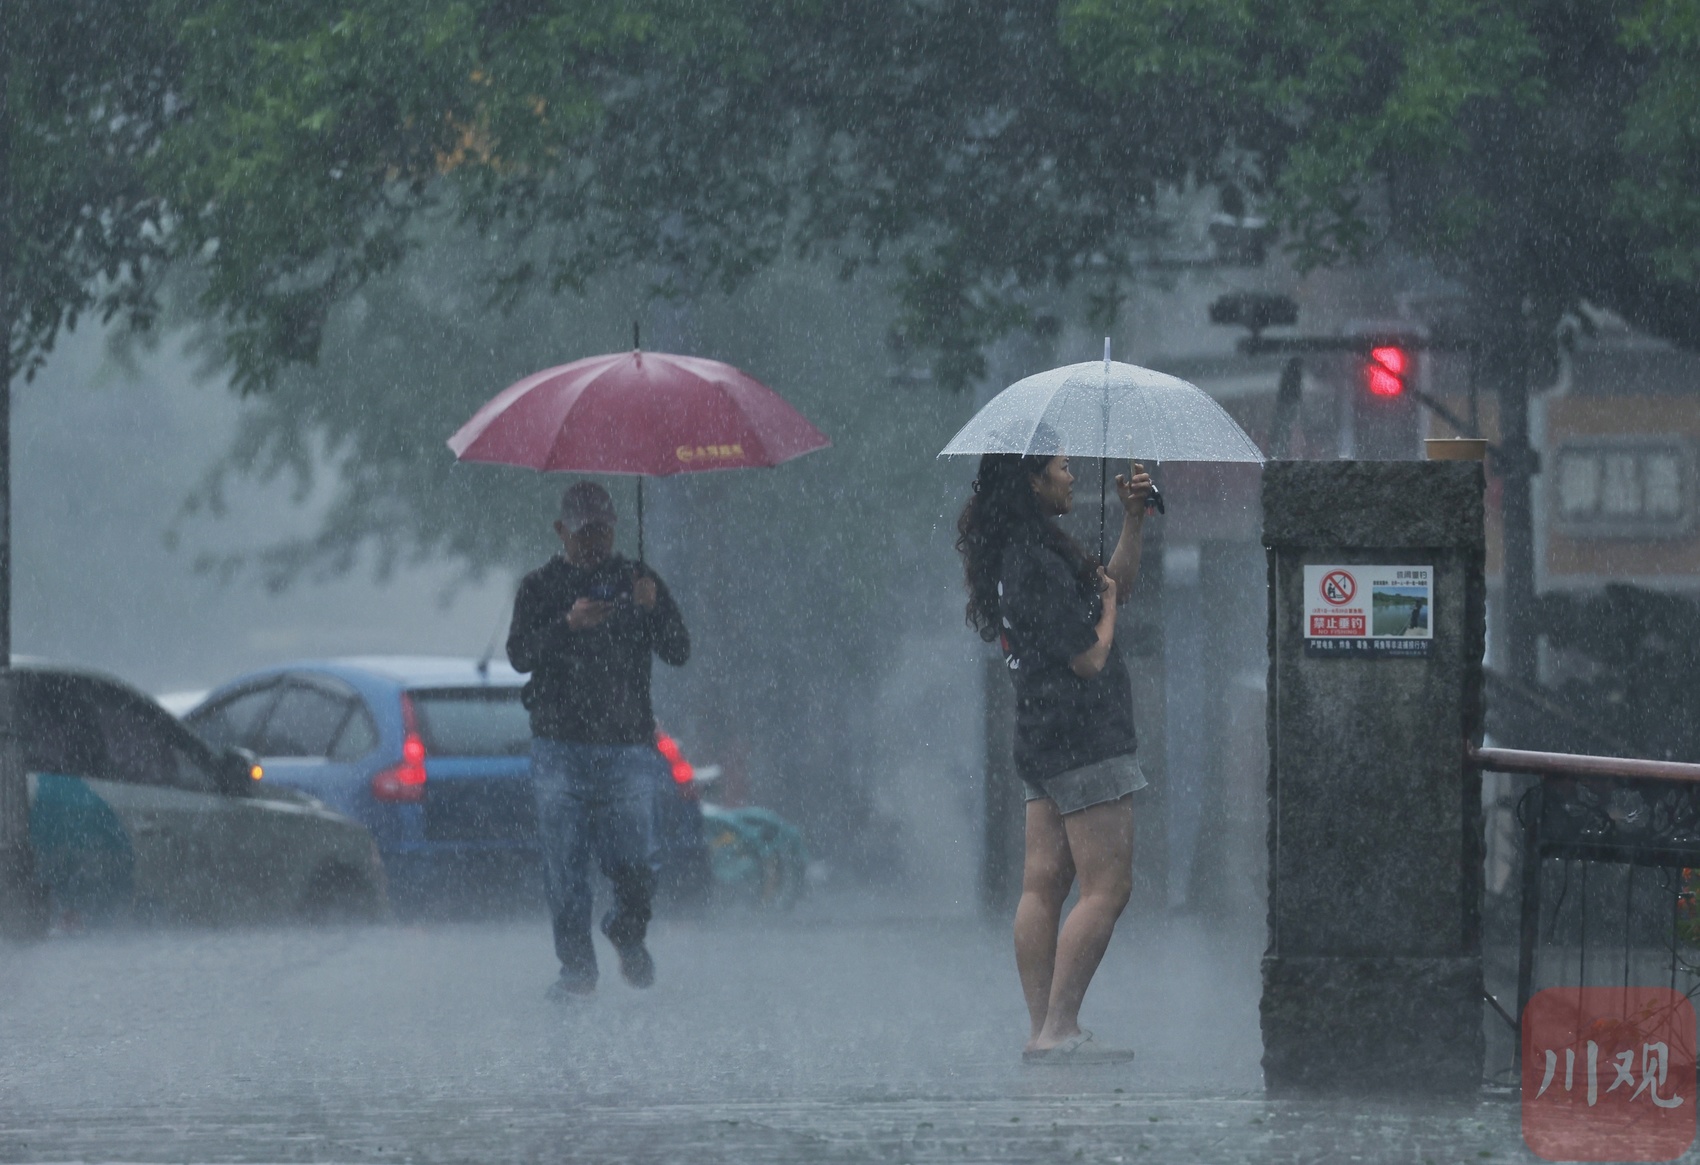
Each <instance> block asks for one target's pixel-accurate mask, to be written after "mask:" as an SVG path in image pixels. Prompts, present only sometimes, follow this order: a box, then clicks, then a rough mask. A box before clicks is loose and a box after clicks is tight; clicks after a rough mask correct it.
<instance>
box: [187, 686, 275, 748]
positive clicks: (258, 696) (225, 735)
mask: <svg viewBox="0 0 1700 1165" xmlns="http://www.w3.org/2000/svg"><path fill="white" fill-rule="evenodd" d="M276 697H277V685H276V684H266V685H265V686H264V687H260V688H249V689H248V690H246V691H242V692H237V693H236V694H235V695H233V696H226V697H225V698H224V699H222V700H219V701H217V702H216V703H212V704H208V705H207V706H206V707H204V708H198V709H196V710H195V711H194V712H192V713H190V714H189V716H188V718H187V722H188V724H189V726H190V727H191V728H193V729H194V730H195V732H196V733H197V734H198V735H199V736H200V738H201V739H202V740H204V741H206V742H207V743H209V744H211V745H212V746H213V747H214V748H231V747H238V748H250V749H251V748H254V746H255V745H256V744H257V743H258V742H259V739H258V738H259V730H260V726H261V723H262V722H263V721H264V719H265V714H266V709H267V708H269V707H271V703H272V701H273V700H274V699H276ZM256 751H258V750H256Z"/></svg>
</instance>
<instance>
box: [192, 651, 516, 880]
mask: <svg viewBox="0 0 1700 1165" xmlns="http://www.w3.org/2000/svg"><path fill="white" fill-rule="evenodd" d="M523 684H524V678H523V677H522V676H520V675H518V674H517V673H515V672H514V671H513V670H512V669H511V668H509V667H507V666H506V665H505V664H498V663H489V664H487V665H485V666H483V667H480V666H479V665H478V664H477V663H475V662H474V661H472V660H463V659H437V658H427V657H387V658H351V659H333V660H324V661H314V662H303V663H292V664H284V665H282V666H279V667H275V668H270V669H267V670H265V671H260V672H253V673H250V674H248V675H245V676H241V677H239V678H238V679H235V680H233V681H231V682H230V683H228V684H226V685H224V686H223V687H220V688H217V689H215V690H214V691H213V692H212V693H211V694H209V695H208V696H207V698H206V699H205V700H204V701H202V703H201V704H200V705H199V706H198V707H196V708H195V709H194V710H193V711H191V712H190V713H188V714H187V715H186V716H185V717H184V720H185V722H186V723H187V724H188V725H189V727H190V728H192V729H194V731H195V732H196V733H197V734H198V735H200V736H201V737H202V739H204V740H206V741H207V742H208V743H210V744H213V745H214V746H217V747H230V746H236V747H240V748H245V749H248V750H249V751H250V752H252V753H254V754H255V755H256V756H258V757H260V758H261V763H262V764H263V765H264V767H265V773H266V780H267V782H275V783H277V784H278V785H284V786H289V787H291V788H295V789H299V790H301V791H302V792H304V793H309V794H311V795H312V796H314V797H316V798H318V799H319V800H320V801H323V802H324V803H325V804H326V805H328V806H330V807H331V808H333V809H335V810H336V811H337V812H339V813H341V814H343V815H344V816H347V817H350V818H352V819H353V820H355V821H357V822H359V823H360V824H362V825H364V826H365V827H366V828H367V829H368V830H369V831H370V832H371V834H372V837H373V840H375V841H376V842H377V845H378V852H379V854H380V855H381V856H382V858H383V863H384V869H385V872H386V874H387V875H388V877H389V880H390V887H391V892H392V898H393V900H394V901H395V903H396V904H397V906H403V907H405V906H408V905H416V904H418V902H419V901H421V900H423V899H427V898H437V897H441V896H442V895H444V894H451V893H457V892H462V891H465V892H471V893H473V894H482V893H485V892H492V891H499V890H506V889H511V888H512V887H513V886H515V885H516V884H522V883H527V882H533V881H534V880H535V878H536V867H537V856H536V855H537V837H536V834H537V820H536V812H535V809H534V807H533V803H532V794H531V779H530V759H529V758H530V747H531V733H530V725H529V722H528V719H527V716H526V711H525V708H524V707H523V706H522V705H521V704H520V688H521V686H522V685H523Z"/></svg>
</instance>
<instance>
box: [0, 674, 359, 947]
mask: <svg viewBox="0 0 1700 1165" xmlns="http://www.w3.org/2000/svg"><path fill="white" fill-rule="evenodd" d="M8 682H9V683H10V684H11V685H12V686H13V692H14V696H15V703H14V705H13V707H14V710H15V713H16V726H17V730H18V738H19V739H18V743H19V745H20V747H21V749H22V754H23V756H22V759H23V763H24V768H25V771H26V773H27V774H28V782H29V800H30V804H29V830H30V841H31V848H32V850H33V851H34V856H35V867H36V877H37V880H38V882H39V883H40V885H41V886H42V887H43V889H44V890H45V894H46V902H45V903H44V905H45V906H46V907H47V910H48V911H49V912H50V913H51V915H52V916H53V917H55V918H56V919H57V920H58V921H59V922H60V923H61V924H66V925H74V924H79V923H84V922H95V921H101V920H103V919H108V918H127V919H132V920H136V921H167V922H233V921H253V920H262V919H279V918H290V917H300V916H306V917H319V916H325V915H331V914H336V915H348V914H352V915H356V916H360V917H378V916H380V915H382V914H383V913H384V912H385V910H386V902H385V893H384V878H383V869H382V867H381V865H380V864H379V861H378V856H377V852H376V849H375V848H374V846H373V844H372V840H371V838H370V837H368V836H367V835H366V833H365V832H364V831H363V830H361V829H360V828H359V826H357V825H356V824H354V823H353V822H351V821H349V820H347V819H346V818H344V817H342V816H340V815H338V814H336V813H334V812H332V811H331V810H329V809H327V808H326V807H325V806H324V805H322V804H319V803H317V802H316V801H314V800H312V799H311V798H309V797H305V796H302V795H301V794H299V793H296V792H293V791H290V790H287V789H283V788H280V787H278V786H274V785H272V784H270V783H268V782H267V781H265V780H263V779H261V778H262V775H263V773H262V770H261V769H260V768H259V767H258V766H257V765H255V764H254V761H253V758H252V757H250V756H245V755H243V754H241V753H239V752H235V751H230V750H220V749H214V748H209V747H208V746H207V744H206V743H205V742H203V741H202V740H201V739H199V738H198V737H197V736H196V735H195V734H194V733H192V732H190V731H188V730H187V729H186V728H184V726H183V725H182V724H180V723H178V721H177V720H176V719H174V718H173V717H172V716H171V714H170V713H168V712H167V711H166V710H165V709H164V708H162V707H160V706H159V704H157V703H156V702H154V700H153V699H152V698H151V697H148V696H145V695H143V694H142V693H141V692H138V691H136V690H135V689H133V688H131V687H129V686H128V685H126V684H123V683H120V682H119V681H118V680H115V679H112V678H110V677H107V676H103V675H99V674H96V673H92V672H86V671H79V670H73V669H69V668H58V667H48V666H44V665H29V664H22V665H18V666H15V667H14V669H13V671H12V672H11V675H10V677H9V679H8Z"/></svg>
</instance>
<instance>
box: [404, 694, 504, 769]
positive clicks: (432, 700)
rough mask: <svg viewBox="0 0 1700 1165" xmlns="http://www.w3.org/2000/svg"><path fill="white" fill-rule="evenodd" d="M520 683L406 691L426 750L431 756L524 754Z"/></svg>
mask: <svg viewBox="0 0 1700 1165" xmlns="http://www.w3.org/2000/svg"><path fill="white" fill-rule="evenodd" d="M519 694H520V689H518V688H426V689H423V690H421V691H416V692H409V693H408V696H409V697H410V698H411V699H412V700H413V710H414V714H415V715H416V716H417V717H418V722H419V735H420V738H421V739H422V740H424V742H425V751H426V752H428V753H430V754H432V755H435V756H524V755H525V754H526V753H527V752H529V751H531V718H530V716H529V714H528V713H527V712H526V710H525V705H524V704H522V703H520V698H519Z"/></svg>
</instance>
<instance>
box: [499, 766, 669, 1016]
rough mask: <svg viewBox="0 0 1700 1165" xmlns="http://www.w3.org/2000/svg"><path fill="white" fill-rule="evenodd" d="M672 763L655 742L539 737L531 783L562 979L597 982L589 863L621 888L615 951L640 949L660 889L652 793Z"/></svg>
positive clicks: (609, 927) (613, 925)
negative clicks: (652, 902)
mask: <svg viewBox="0 0 1700 1165" xmlns="http://www.w3.org/2000/svg"><path fill="white" fill-rule="evenodd" d="M664 763H665V762H664V761H663V760H662V757H661V754H660V753H659V752H657V751H656V750H655V748H654V746H653V745H649V744H576V743H573V742H572V741H565V740H550V739H548V738H546V737H541V736H538V737H533V738H532V741H531V779H532V782H533V784H534V786H535V787H536V790H537V831H538V843H539V848H540V849H541V850H542V854H543V883H544V888H545V890H546V891H547V892H548V895H549V912H550V914H551V915H553V917H554V923H555V954H556V955H558V956H559V957H560V960H561V974H563V975H565V976H567V977H569V978H572V979H575V980H578V981H579V982H582V983H594V982H596V949H595V947H593V946H592V945H591V939H590V909H591V884H590V858H591V855H592V854H594V855H595V856H596V864H597V865H598V866H599V867H601V870H602V872H603V873H604V874H606V875H607V876H608V880H609V881H610V882H612V883H613V884H614V909H613V910H612V911H610V912H609V915H608V918H607V919H606V921H605V924H604V926H603V932H604V933H605V934H607V936H608V938H609V941H611V942H612V943H613V944H614V945H615V946H616V947H628V946H632V945H634V944H636V943H641V942H642V941H643V939H644V935H645V934H646V933H647V932H648V930H649V915H650V897H651V895H652V894H653V893H654V890H655V826H654V822H655V789H656V786H657V783H658V775H659V772H660V769H661V766H662V765H663V764H664Z"/></svg>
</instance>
